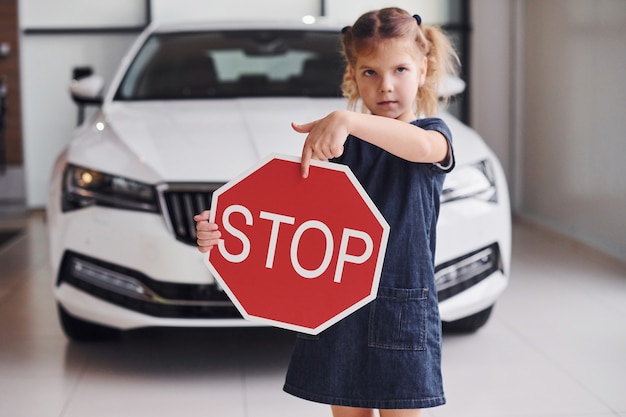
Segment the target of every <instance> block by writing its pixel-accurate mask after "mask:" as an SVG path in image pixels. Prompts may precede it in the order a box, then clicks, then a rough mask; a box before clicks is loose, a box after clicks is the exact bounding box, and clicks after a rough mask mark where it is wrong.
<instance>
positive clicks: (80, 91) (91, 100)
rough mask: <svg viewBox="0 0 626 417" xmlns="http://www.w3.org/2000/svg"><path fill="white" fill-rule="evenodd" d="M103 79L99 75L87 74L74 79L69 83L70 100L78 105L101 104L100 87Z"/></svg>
mask: <svg viewBox="0 0 626 417" xmlns="http://www.w3.org/2000/svg"><path fill="white" fill-rule="evenodd" d="M103 87H104V79H103V78H102V77H100V76H99V75H89V76H87V77H84V78H81V79H78V80H76V79H74V80H72V81H71V83H70V94H71V96H72V100H74V102H75V103H76V104H78V105H80V106H85V105H98V106H99V105H101V104H102V102H103V97H102V89H103Z"/></svg>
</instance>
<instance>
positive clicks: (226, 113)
mask: <svg viewBox="0 0 626 417" xmlns="http://www.w3.org/2000/svg"><path fill="white" fill-rule="evenodd" d="M344 107H345V103H344V101H343V100H342V99H312V98H294V99H284V98H281V99H267V98H264V99H232V100H189V101H173V102H167V101H161V102H127V103H113V104H112V105H111V106H110V107H109V108H108V109H107V110H106V118H107V122H108V124H109V125H110V127H111V128H112V130H113V131H114V132H115V135H116V136H117V138H118V139H119V140H120V141H121V142H122V144H123V146H125V147H127V148H128V149H130V150H131V151H132V152H133V153H134V154H135V156H136V157H137V158H138V159H139V160H141V161H143V162H144V164H145V165H147V166H149V167H150V168H151V169H152V170H154V171H155V173H156V174H157V176H158V177H160V179H161V180H164V181H228V180H230V179H232V178H233V177H235V176H237V175H239V174H241V173H242V172H244V171H245V170H247V169H249V168H250V167H252V166H253V165H254V164H255V163H257V162H258V161H259V159H261V158H263V157H265V156H267V155H269V154H271V153H284V154H290V155H296V156H299V155H300V152H301V149H302V143H303V141H304V135H301V134H298V133H296V132H295V131H293V130H292V128H291V125H290V123H291V122H297V123H304V122H308V121H311V120H313V119H315V118H319V117H322V116H324V115H325V114H327V113H329V112H330V111H332V110H335V109H339V108H344Z"/></svg>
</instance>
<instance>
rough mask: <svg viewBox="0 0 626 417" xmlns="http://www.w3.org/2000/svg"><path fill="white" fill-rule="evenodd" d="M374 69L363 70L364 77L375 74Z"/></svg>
mask: <svg viewBox="0 0 626 417" xmlns="http://www.w3.org/2000/svg"><path fill="white" fill-rule="evenodd" d="M375 74H376V71H374V70H365V71H363V75H365V76H366V77H371V76H372V75H375Z"/></svg>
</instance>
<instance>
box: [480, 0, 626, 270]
mask: <svg viewBox="0 0 626 417" xmlns="http://www.w3.org/2000/svg"><path fill="white" fill-rule="evenodd" d="M472 20H473V27H474V32H473V41H472V92H471V97H472V126H473V127H474V128H475V129H476V130H477V131H478V132H479V133H480V134H481V135H482V136H483V137H484V138H485V140H486V141H487V142H488V143H489V145H490V146H491V147H492V148H493V149H494V150H495V151H496V153H497V154H498V156H499V158H500V160H501V161H502V163H503V166H504V168H505V171H506V173H507V177H508V180H509V184H510V187H511V195H512V197H513V208H514V210H515V211H516V213H517V214H518V215H520V216H523V217H525V218H527V219H530V220H532V221H535V222H537V223H539V224H541V225H544V226H547V227H548V228H550V229H553V230H556V231H558V232H560V233H563V234H565V235H567V236H570V237H572V238H574V239H575V240H578V241H580V242H583V243H585V244H588V245H590V246H592V247H595V248H597V249H599V250H601V251H603V252H606V253H609V254H612V255H614V256H616V257H618V258H621V259H625V260H626V168H625V165H624V163H623V158H624V156H625V155H626V139H625V136H626V99H625V98H626V81H625V80H624V69H625V68H626V42H624V40H625V39H626V2H624V1H623V0H551V1H545V0H507V1H502V0H472Z"/></svg>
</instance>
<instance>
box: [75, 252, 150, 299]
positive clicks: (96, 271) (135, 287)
mask: <svg viewBox="0 0 626 417" xmlns="http://www.w3.org/2000/svg"><path fill="white" fill-rule="evenodd" d="M71 271H72V275H73V276H75V277H76V278H78V279H81V280H83V281H86V282H88V283H90V284H92V285H95V286H98V287H101V288H104V289H107V290H110V291H114V292H117V293H120V294H124V295H127V296H129V297H132V298H137V299H141V300H149V299H150V298H151V297H150V296H149V294H147V293H146V289H145V288H144V286H143V285H142V284H141V283H140V282H139V281H137V280H135V279H134V278H130V277H127V276H125V275H122V274H119V273H117V272H115V271H111V270H108V269H105V268H102V267H100V266H97V265H94V264H91V263H89V262H85V261H83V260H81V259H73V260H72V268H71Z"/></svg>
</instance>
